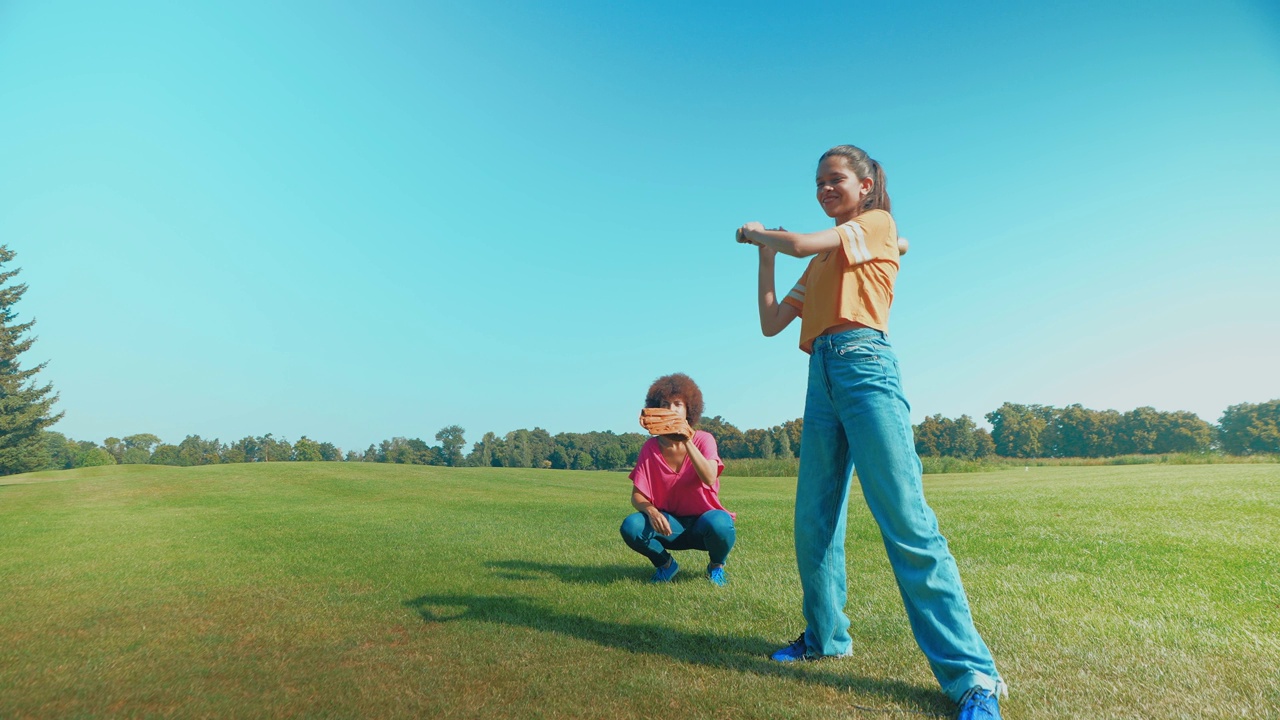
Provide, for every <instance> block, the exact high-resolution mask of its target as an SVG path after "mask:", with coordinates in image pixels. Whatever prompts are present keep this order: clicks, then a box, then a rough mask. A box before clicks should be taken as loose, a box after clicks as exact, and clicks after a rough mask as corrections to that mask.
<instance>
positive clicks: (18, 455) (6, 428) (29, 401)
mask: <svg viewBox="0 0 1280 720" xmlns="http://www.w3.org/2000/svg"><path fill="white" fill-rule="evenodd" d="M13 256H14V253H13V251H12V250H10V249H9V246H7V245H0V268H3V266H4V265H5V263H7V262H9V261H10V260H13ZM19 272H21V269H20V268H18V269H14V270H9V271H6V272H0V475H9V474H12V473H20V472H27V471H29V470H37V469H39V468H42V467H44V466H46V465H47V464H48V463H49V461H50V458H49V456H48V449H47V443H46V442H45V437H44V435H43V431H44V429H45V428H47V427H49V426H50V425H52V424H54V423H56V422H57V421H58V420H59V419H61V418H62V413H58V414H56V415H55V414H53V412H52V408H53V404H54V403H55V402H57V400H58V395H57V394H56V393H53V385H48V384H47V385H44V386H43V387H39V386H37V385H36V383H35V381H34V377H35V374H36V373H38V372H40V371H41V370H43V369H44V367H45V365H48V363H47V362H44V363H40V364H39V365H36V366H35V367H32V368H30V369H28V370H23V369H22V366H21V364H20V363H19V362H18V356H19V355H21V354H22V353H24V352H26V351H27V350H28V349H30V348H31V344H32V343H34V342H35V340H36V339H35V338H34V337H26V338H24V337H23V335H25V334H26V333H27V331H28V330H30V329H31V327H32V326H33V325H35V320H31V321H29V322H25V323H18V322H15V320H17V317H18V315H17V313H16V312H15V311H14V305H16V304H17V303H18V301H19V300H20V299H22V294H23V293H25V292H26V291H27V286H26V285H23V284H21V283H18V284H14V285H8V284H7V283H8V282H9V281H10V280H11V279H13V277H14V276H15V275H17V274H18V273H19Z"/></svg>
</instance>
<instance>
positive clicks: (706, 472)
mask: <svg viewBox="0 0 1280 720" xmlns="http://www.w3.org/2000/svg"><path fill="white" fill-rule="evenodd" d="M685 446H686V447H687V448H688V449H689V462H691V463H693V469H694V472H696V473H698V479H699V480H701V481H702V484H703V485H706V486H707V487H711V486H712V485H713V484H714V483H715V481H716V464H715V463H713V462H711V461H710V460H708V459H707V456H706V455H703V454H702V451H701V450H699V449H698V446H697V445H694V444H693V440H692V439H690V440H689V441H688V442H686V443H685Z"/></svg>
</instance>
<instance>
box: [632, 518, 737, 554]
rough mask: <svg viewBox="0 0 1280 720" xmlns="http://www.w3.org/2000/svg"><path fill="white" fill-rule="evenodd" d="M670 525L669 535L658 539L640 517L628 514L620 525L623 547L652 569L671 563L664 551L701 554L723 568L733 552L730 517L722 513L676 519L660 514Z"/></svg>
mask: <svg viewBox="0 0 1280 720" xmlns="http://www.w3.org/2000/svg"><path fill="white" fill-rule="evenodd" d="M662 514H663V515H664V516H666V518H667V522H668V523H670V524H671V534H670V535H659V534H658V532H657V531H656V530H654V529H653V525H652V524H651V523H650V522H649V516H647V515H645V514H644V513H640V512H637V513H632V514H630V515H628V516H627V519H626V520H623V521H622V527H621V528H619V530H620V531H621V532H622V539H623V541H624V542H626V543H627V546H628V547H630V548H631V549H632V550H635V551H636V552H638V553H640V554H641V555H643V556H645V557H647V558H649V562H651V563H653V566H654V567H662V566H663V565H666V564H667V561H668V560H670V559H671V553H669V552H667V551H668V550H704V551H706V552H707V553H708V554H709V555H710V556H711V562H712V563H713V564H715V565H723V564H724V562H725V560H727V559H728V558H729V551H730V550H732V549H733V541H734V540H736V539H737V531H736V530H735V529H734V527H733V516H731V515H729V513H727V512H725V511H723V510H708V511H707V512H704V513H702V514H701V515H682V516H676V515H672V514H671V513H668V512H664V513H662Z"/></svg>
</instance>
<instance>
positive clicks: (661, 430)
mask: <svg viewBox="0 0 1280 720" xmlns="http://www.w3.org/2000/svg"><path fill="white" fill-rule="evenodd" d="M640 426H641V427H643V428H644V429H645V430H648V431H649V434H650V435H679V436H681V437H682V438H683V439H686V440H687V439H689V438H691V437H693V428H691V427H689V423H688V422H687V421H685V419H684V418H682V417H680V415H679V414H678V413H676V412H675V411H674V410H668V409H666V408H645V409H643V410H641V411H640Z"/></svg>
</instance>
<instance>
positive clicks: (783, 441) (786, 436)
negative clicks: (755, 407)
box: [769, 425, 796, 460]
mask: <svg viewBox="0 0 1280 720" xmlns="http://www.w3.org/2000/svg"><path fill="white" fill-rule="evenodd" d="M769 434H770V435H772V436H773V454H774V455H776V456H778V457H780V458H782V459H783V460H790V459H792V458H794V457H795V456H796V454H795V452H794V451H793V450H792V449H791V434H790V433H788V432H787V429H786V428H785V427H783V426H781V425H779V426H777V427H774V428H771V429H770V430H769Z"/></svg>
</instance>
